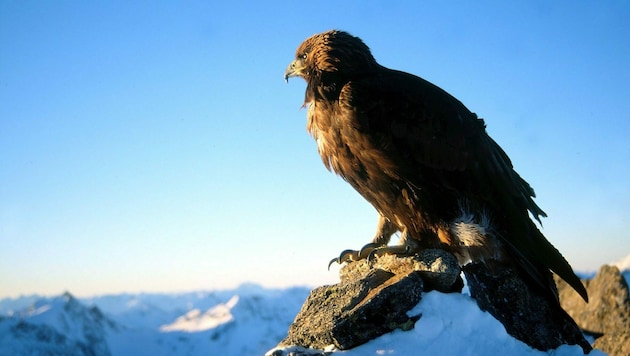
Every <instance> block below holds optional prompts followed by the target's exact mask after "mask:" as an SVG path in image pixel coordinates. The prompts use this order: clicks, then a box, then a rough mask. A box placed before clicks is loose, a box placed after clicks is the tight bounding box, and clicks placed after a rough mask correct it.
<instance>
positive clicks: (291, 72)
mask: <svg viewBox="0 0 630 356" xmlns="http://www.w3.org/2000/svg"><path fill="white" fill-rule="evenodd" d="M296 62H297V61H293V62H291V64H289V66H288V67H287V69H286V70H285V71H284V81H285V82H287V83H288V82H289V78H291V77H297V76H298V75H300V69H302V68H301V67H298V66H297V63H296Z"/></svg>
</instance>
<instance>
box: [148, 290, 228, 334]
mask: <svg viewBox="0 0 630 356" xmlns="http://www.w3.org/2000/svg"><path fill="white" fill-rule="evenodd" d="M238 300H239V297H238V295H235V296H233V297H232V298H231V299H230V300H229V301H228V302H227V303H225V304H218V305H216V306H214V307H212V308H210V309H208V310H207V311H206V312H205V313H203V314H202V313H201V310H199V309H192V310H190V311H189V312H188V313H186V314H184V315H182V316H180V317H179V318H177V319H176V320H175V321H174V322H173V323H171V324H167V325H162V326H161V327H160V331H163V332H169V331H185V332H189V333H192V332H199V331H205V330H209V329H214V328H216V327H218V326H220V325H223V324H227V323H229V322H231V321H232V320H234V316H233V315H232V312H231V310H232V308H234V306H235V305H236V304H237V303H238Z"/></svg>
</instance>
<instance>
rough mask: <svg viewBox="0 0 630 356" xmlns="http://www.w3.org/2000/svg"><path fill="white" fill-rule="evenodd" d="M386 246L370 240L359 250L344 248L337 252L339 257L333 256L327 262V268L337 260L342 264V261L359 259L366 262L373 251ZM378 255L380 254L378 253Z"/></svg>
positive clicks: (370, 257)
mask: <svg viewBox="0 0 630 356" xmlns="http://www.w3.org/2000/svg"><path fill="white" fill-rule="evenodd" d="M386 247H387V246H383V245H381V244H377V243H374V242H371V243H369V244H367V245H365V246H363V247H361V249H360V250H358V251H357V250H344V251H342V252H341V253H340V254H339V257H335V258H333V259H332V260H330V262H329V263H328V270H330V266H332V264H333V263H335V262H337V263H338V264H342V263H344V262H354V261H360V260H367V261H368V262H369V261H371V260H372V258H373V257H372V256H373V254H374V251H376V250H380V249H383V248H386ZM379 256H380V254H379Z"/></svg>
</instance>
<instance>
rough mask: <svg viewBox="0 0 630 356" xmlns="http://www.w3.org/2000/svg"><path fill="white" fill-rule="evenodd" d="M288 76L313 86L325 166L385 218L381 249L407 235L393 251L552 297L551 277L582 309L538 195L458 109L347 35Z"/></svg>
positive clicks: (312, 42)
mask: <svg viewBox="0 0 630 356" xmlns="http://www.w3.org/2000/svg"><path fill="white" fill-rule="evenodd" d="M293 76H300V77H302V78H304V79H305V80H306V82H307V88H306V97H305V100H304V105H305V106H308V112H307V128H308V131H309V132H310V133H311V134H312V135H313V137H314V138H315V140H316V141H317V147H318V150H319V153H320V155H321V157H322V160H323V162H324V165H325V166H326V168H328V169H329V170H331V171H333V172H335V173H337V174H339V175H340V176H341V177H343V179H344V180H346V181H347V182H348V183H350V184H351V185H352V186H353V187H354V189H356V190H357V191H358V192H359V193H360V194H361V195H362V196H363V197H364V198H365V199H366V200H367V201H369V202H370V203H371V204H372V205H373V206H374V207H375V208H376V210H377V211H378V213H379V214H380V218H379V224H378V229H377V233H376V236H375V237H374V240H373V243H374V244H375V245H380V246H384V245H386V244H387V243H388V242H389V240H390V237H391V235H392V234H393V233H395V232H397V231H400V232H401V233H402V234H401V241H402V244H404V245H405V247H404V249H399V250H398V251H405V250H406V251H408V250H409V248H411V249H419V248H428V247H439V248H443V249H445V250H448V251H450V252H452V253H453V254H455V255H456V256H457V257H458V258H459V259H460V262H461V263H466V262H467V261H470V260H473V261H483V262H486V263H490V262H493V263H495V262H498V263H505V264H508V265H511V266H514V268H516V269H517V270H519V271H520V272H521V273H522V274H523V275H524V276H525V277H526V278H527V279H528V280H530V281H531V284H532V286H533V287H534V288H538V289H540V290H541V291H542V292H543V294H546V295H548V296H551V295H553V296H554V297H555V298H557V296H556V292H555V285H553V279H552V278H551V273H550V271H549V270H550V269H551V270H552V271H554V272H555V273H557V274H558V275H559V276H560V277H561V278H563V279H564V280H565V281H567V282H568V283H569V284H570V285H571V286H572V287H573V288H574V289H575V290H576V291H577V292H578V293H579V294H580V295H581V296H582V297H583V298H584V299H585V300H586V299H587V294H586V290H585V289H584V286H583V285H582V283H581V282H580V280H579V278H578V277H577V276H576V275H575V273H574V272H573V270H572V268H571V266H570V265H569V264H568V263H567V261H566V260H565V259H564V257H562V255H561V254H560V253H559V252H558V250H556V248H555V247H554V246H553V245H551V243H550V242H549V241H547V239H546V238H545V237H544V236H543V234H542V233H541V232H540V231H539V230H538V228H537V227H536V225H535V223H534V222H533V221H532V219H531V218H530V217H529V214H531V215H532V216H533V217H534V218H535V219H536V220H538V221H540V217H545V216H546V214H545V213H544V211H543V210H542V209H541V208H539V207H538V205H536V203H535V202H534V200H533V198H534V196H535V194H534V191H533V189H532V188H531V187H530V186H529V184H528V183H527V182H525V181H524V180H523V179H522V178H521V177H520V176H519V175H518V174H517V173H516V172H515V171H514V169H513V167H512V163H511V162H510V159H509V158H508V156H507V155H506V153H505V152H504V151H503V150H502V149H501V147H499V145H498V144H497V143H496V142H495V141H494V140H493V139H492V138H490V136H488V134H487V133H486V130H485V124H484V121H483V120H482V119H480V118H478V117H477V115H475V114H474V113H472V112H470V111H469V110H468V109H467V108H466V107H465V106H464V105H463V104H462V103H461V102H460V101H459V100H457V99H455V98H454V97H452V96H451V95H449V94H448V93H446V92H445V91H444V90H442V89H440V88H438V87H437V86H435V85H433V84H431V83H429V82H427V81H425V80H424V79H422V78H419V77H416V76H414V75H412V74H408V73H404V72H401V71H396V70H392V69H388V68H385V67H383V66H381V65H379V64H378V63H377V62H376V60H375V59H374V58H373V57H372V54H371V52H370V50H369V48H368V47H367V46H366V45H365V44H364V43H363V42H362V41H361V40H360V39H359V38H357V37H354V36H351V35H350V34H348V33H346V32H342V31H328V32H325V33H321V34H318V35H314V36H312V37H310V38H308V39H307V40H305V41H304V42H303V43H302V44H301V45H300V46H299V48H298V49H297V52H296V57H295V60H294V61H293V62H292V63H291V64H290V65H289V67H288V68H287V71H286V73H285V79H288V78H289V77H293ZM393 250H394V251H396V250H395V249H393ZM342 257H344V258H356V257H365V256H363V255H362V256H359V254H358V253H357V252H354V253H346V254H345V255H343V256H342ZM341 260H343V258H342V259H341Z"/></svg>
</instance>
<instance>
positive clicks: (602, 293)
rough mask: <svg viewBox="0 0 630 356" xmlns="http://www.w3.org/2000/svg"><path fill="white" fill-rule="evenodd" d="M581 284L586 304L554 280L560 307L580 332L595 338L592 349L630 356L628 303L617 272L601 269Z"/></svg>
mask: <svg viewBox="0 0 630 356" xmlns="http://www.w3.org/2000/svg"><path fill="white" fill-rule="evenodd" d="M583 282H584V284H585V286H586V290H587V291H588V296H589V302H588V303H585V302H584V301H583V300H582V298H580V296H579V295H578V294H577V293H576V292H575V291H574V290H573V289H572V288H571V287H570V286H568V285H567V283H566V282H564V281H563V280H561V279H559V278H556V284H557V285H558V293H559V295H560V303H561V305H562V307H563V308H564V309H565V310H566V311H567V313H568V314H569V315H571V317H573V319H574V320H575V322H576V323H577V324H578V325H579V326H580V327H581V328H582V329H584V330H585V331H586V332H588V333H590V334H592V335H593V336H595V337H597V339H596V340H595V343H594V344H593V347H595V348H597V349H600V350H602V351H604V352H606V353H608V354H610V355H630V299H629V296H628V284H627V283H626V280H625V279H624V278H623V276H622V275H621V273H620V272H619V269H617V267H614V266H607V265H604V266H602V267H601V268H600V270H599V272H598V273H597V275H596V276H595V278H593V279H591V280H585V281H583Z"/></svg>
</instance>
